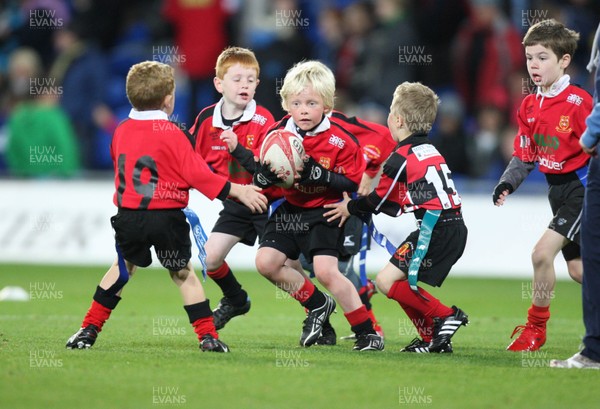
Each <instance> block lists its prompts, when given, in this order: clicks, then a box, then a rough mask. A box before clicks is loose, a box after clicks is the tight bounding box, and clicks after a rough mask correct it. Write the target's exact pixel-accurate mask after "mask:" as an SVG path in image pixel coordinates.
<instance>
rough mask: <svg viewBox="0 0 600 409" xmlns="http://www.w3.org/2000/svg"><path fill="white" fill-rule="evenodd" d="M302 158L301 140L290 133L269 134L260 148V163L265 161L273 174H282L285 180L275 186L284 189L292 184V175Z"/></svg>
mask: <svg viewBox="0 0 600 409" xmlns="http://www.w3.org/2000/svg"><path fill="white" fill-rule="evenodd" d="M303 158H304V146H302V139H301V138H300V137H298V136H296V135H294V134H293V133H291V132H290V131H284V130H280V129H277V130H275V131H272V132H270V133H269V134H268V135H267V136H266V137H265V140H264V142H263V144H262V146H261V147H260V163H264V162H265V161H267V162H269V163H270V164H271V168H273V169H274V170H275V173H283V174H284V175H285V179H284V180H282V181H281V183H277V184H276V185H277V186H280V187H283V188H286V189H287V188H290V187H292V185H293V184H294V175H295V174H296V172H297V169H298V168H300V167H301V166H302V165H303Z"/></svg>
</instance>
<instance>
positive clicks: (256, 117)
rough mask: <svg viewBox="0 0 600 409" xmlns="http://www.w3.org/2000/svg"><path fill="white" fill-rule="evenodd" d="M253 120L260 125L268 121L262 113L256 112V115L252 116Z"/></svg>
mask: <svg viewBox="0 0 600 409" xmlns="http://www.w3.org/2000/svg"><path fill="white" fill-rule="evenodd" d="M251 122H255V123H257V124H259V125H264V124H266V123H267V118H266V117H264V116H262V115H261V114H254V116H252V119H251Z"/></svg>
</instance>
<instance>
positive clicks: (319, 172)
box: [254, 61, 384, 351]
mask: <svg viewBox="0 0 600 409" xmlns="http://www.w3.org/2000/svg"><path fill="white" fill-rule="evenodd" d="M280 94H281V100H282V107H283V109H285V110H286V111H288V113H289V115H286V116H285V117H284V118H283V119H282V120H281V121H279V122H278V123H277V124H276V125H275V126H274V127H273V129H282V130H285V131H289V132H291V133H293V134H295V135H297V136H298V137H300V138H302V141H303V142H302V144H303V146H304V149H305V152H306V158H305V161H304V166H303V168H302V170H301V172H300V174H299V175H297V183H296V184H295V185H294V186H293V187H291V188H289V189H283V195H284V197H285V199H286V200H285V202H283V204H281V205H280V206H279V207H277V208H276V209H275V211H274V213H273V214H272V216H271V217H270V218H269V220H268V222H267V225H266V227H265V232H264V236H263V238H262V240H261V242H260V247H259V250H258V253H257V254H256V267H257V268H258V271H259V272H260V273H261V274H262V275H264V276H265V277H266V278H267V279H269V280H270V281H271V282H273V283H274V284H275V285H276V286H278V287H279V288H281V289H282V290H284V291H286V292H288V293H289V294H290V295H291V296H292V297H293V298H294V299H296V300H297V301H298V302H299V303H300V304H301V305H302V306H304V307H305V308H306V309H307V310H308V315H307V317H306V319H305V320H304V324H303V328H302V334H301V337H300V345H301V346H304V347H309V346H311V345H314V344H315V343H317V340H318V339H319V338H320V337H321V335H322V331H323V324H324V323H325V322H327V321H328V319H329V316H330V315H331V314H332V313H333V311H334V309H335V306H336V302H335V301H334V299H333V298H332V297H331V296H329V295H328V294H325V293H323V292H321V291H320V290H319V289H318V288H317V287H316V286H315V285H314V284H313V283H312V282H311V281H310V279H308V277H306V275H304V274H303V273H301V272H299V271H298V270H297V269H295V268H294V267H292V266H290V265H289V262H290V260H297V259H298V257H299V256H300V254H302V255H303V256H304V257H305V258H306V259H307V261H308V262H312V263H313V268H314V273H315V276H316V278H317V280H319V282H320V283H321V284H323V286H324V287H325V288H327V290H329V291H330V292H331V294H332V295H333V296H334V297H335V299H336V300H337V301H338V303H339V305H340V306H341V308H342V309H343V310H344V315H345V317H346V319H347V320H348V322H349V324H350V326H351V329H352V331H353V332H354V333H355V334H356V342H355V345H354V350H358V351H368V350H375V351H381V350H383V349H384V341H383V338H382V337H381V336H380V335H378V334H377V333H376V332H375V330H374V328H373V322H372V321H371V319H370V317H369V315H368V312H367V309H366V307H365V306H364V305H363V304H362V303H361V300H360V297H359V295H358V293H357V291H356V288H355V287H354V285H353V284H352V283H351V282H350V280H348V278H346V277H344V276H343V275H342V273H341V272H340V271H339V268H338V257H339V254H340V249H341V248H342V246H343V241H344V235H343V230H342V229H341V228H340V227H339V226H337V223H331V222H327V221H326V220H325V218H324V217H323V214H324V213H325V211H326V210H325V208H324V205H326V204H328V203H335V202H337V201H339V200H340V199H342V192H345V191H348V192H355V191H356V190H357V188H358V183H359V182H360V179H361V176H362V174H363V172H364V170H365V160H364V158H363V155H362V151H361V148H360V146H359V144H358V141H357V140H356V138H355V137H354V136H353V135H352V134H350V133H349V132H348V131H346V130H345V129H344V128H342V127H341V126H340V125H339V124H337V123H335V122H334V121H330V120H329V118H328V116H327V114H328V113H329V112H331V110H332V109H333V105H334V95H335V78H334V76H333V73H332V72H331V70H330V69H329V68H327V67H326V66H325V65H324V64H322V63H320V62H318V61H304V62H301V63H298V64H296V65H295V66H293V67H292V68H291V69H290V70H289V71H288V72H287V74H286V76H285V79H284V81H283V86H282V87H281V91H280ZM254 180H255V183H256V182H259V183H260V181H261V180H262V181H265V180H266V181H268V182H267V184H266V185H270V184H274V183H275V182H276V181H277V179H276V177H275V178H274V177H273V172H272V169H269V165H268V164H263V165H262V166H261V168H260V169H259V170H258V172H257V173H255V175H254ZM261 186H262V187H266V186H265V184H264V183H262V184H261ZM286 220H288V221H289V220H293V221H294V223H292V224H293V226H289V225H290V223H286Z"/></svg>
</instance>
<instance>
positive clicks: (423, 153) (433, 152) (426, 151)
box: [411, 143, 440, 161]
mask: <svg viewBox="0 0 600 409" xmlns="http://www.w3.org/2000/svg"><path fill="white" fill-rule="evenodd" d="M411 149H412V152H413V154H414V155H415V157H416V158H417V159H418V160H419V161H423V160H425V159H428V158H432V157H434V156H440V153H439V152H438V150H437V149H436V148H435V146H433V145H431V144H428V143H427V144H424V145H417V146H413V147H412V148H411Z"/></svg>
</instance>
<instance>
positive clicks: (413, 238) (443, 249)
mask: <svg viewBox="0 0 600 409" xmlns="http://www.w3.org/2000/svg"><path fill="white" fill-rule="evenodd" d="M418 240H419V230H415V231H413V232H412V233H410V234H409V235H408V237H407V238H406V240H404V242H403V243H402V244H400V246H399V247H398V248H397V249H396V252H395V253H394V255H393V256H392V257H391V258H390V263H392V264H393V265H395V266H396V267H398V268H399V269H400V270H402V271H403V272H404V273H405V274H406V275H407V276H408V268H409V266H410V262H411V260H412V258H413V254H414V250H415V248H416V247H417V241H418ZM466 244H467V226H465V223H464V222H463V220H462V217H460V218H459V219H456V218H454V219H450V220H445V219H444V218H443V215H442V216H441V217H440V219H439V220H438V222H437V223H436V225H435V227H434V229H433V232H432V233H431V240H430V242H429V248H428V249H427V254H426V255H425V257H423V260H421V266H420V267H419V278H418V281H422V282H424V283H426V284H429V285H431V286H434V287H439V286H441V285H442V283H443V282H444V280H445V279H446V277H447V276H448V273H449V272H450V269H451V268H452V266H453V265H454V264H455V263H456V262H457V261H458V259H459V258H460V257H461V256H462V254H463V251H464V250H465V246H466Z"/></svg>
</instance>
